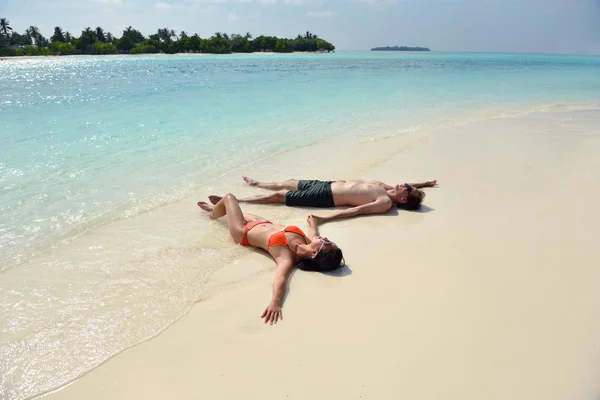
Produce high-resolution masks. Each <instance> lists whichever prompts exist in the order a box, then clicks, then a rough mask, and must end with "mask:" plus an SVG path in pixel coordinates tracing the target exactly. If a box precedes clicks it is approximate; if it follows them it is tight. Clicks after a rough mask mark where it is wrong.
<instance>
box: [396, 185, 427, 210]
mask: <svg viewBox="0 0 600 400" xmlns="http://www.w3.org/2000/svg"><path fill="white" fill-rule="evenodd" d="M424 198H425V192H424V191H422V190H417V194H416V195H414V196H413V195H409V196H408V198H407V199H406V203H396V206H397V207H398V208H402V209H404V210H408V211H417V210H419V209H421V203H422V202H423V199H424Z"/></svg>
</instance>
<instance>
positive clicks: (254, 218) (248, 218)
mask: <svg viewBox="0 0 600 400" xmlns="http://www.w3.org/2000/svg"><path fill="white" fill-rule="evenodd" d="M244 219H245V220H246V222H251V221H268V219H266V218H263V217H261V216H259V215H256V214H248V213H244Z"/></svg>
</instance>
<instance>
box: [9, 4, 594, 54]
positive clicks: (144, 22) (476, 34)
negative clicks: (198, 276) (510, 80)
mask: <svg viewBox="0 0 600 400" xmlns="http://www.w3.org/2000/svg"><path fill="white" fill-rule="evenodd" d="M0 17H4V18H7V19H8V20H9V21H10V24H11V26H12V27H13V29H15V30H16V31H18V32H21V33H23V32H24V31H25V29H26V28H27V27H29V26H31V25H34V26H37V27H39V28H40V30H41V32H42V34H44V36H46V37H50V36H51V35H52V31H53V29H54V27H55V26H60V27H62V28H63V29H65V30H67V31H69V32H71V33H72V34H73V35H74V36H79V35H80V33H81V31H82V30H83V29H84V28H85V27H87V26H90V27H92V28H95V27H96V26H102V27H103V28H104V29H105V30H106V31H109V32H111V33H113V35H114V36H117V37H119V36H120V35H121V33H122V31H123V29H124V28H126V27H127V26H130V25H131V26H133V27H134V28H136V29H138V30H140V31H141V32H142V33H143V34H145V35H148V34H151V33H155V32H156V31H157V29H158V28H169V29H174V30H176V31H177V32H178V33H179V32H180V31H181V30H185V31H186V32H187V33H188V34H192V33H198V34H199V35H200V36H201V37H209V36H211V35H212V34H213V33H214V32H226V33H230V34H231V33H245V32H250V33H252V34H253V35H254V36H258V35H260V34H264V35H274V36H279V37H289V38H293V37H296V36H297V35H298V34H299V33H303V32H306V31H310V32H312V33H316V34H318V35H319V36H320V37H322V38H324V39H326V40H328V41H330V42H332V43H333V44H334V45H335V46H336V48H337V50H368V49H370V48H371V47H375V46H394V45H399V46H401V45H406V46H425V47H429V48H431V49H432V50H434V51H478V52H485V51H490V52H525V53H528V52H530V53H573V54H600V0H503V1H502V0H0Z"/></svg>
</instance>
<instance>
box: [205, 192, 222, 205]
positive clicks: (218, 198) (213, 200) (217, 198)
mask: <svg viewBox="0 0 600 400" xmlns="http://www.w3.org/2000/svg"><path fill="white" fill-rule="evenodd" d="M222 198H223V196H215V195H214V194H213V195H211V196H208V199H209V200H210V202H211V203H213V204H217V203H218V202H220V201H221V199H222Z"/></svg>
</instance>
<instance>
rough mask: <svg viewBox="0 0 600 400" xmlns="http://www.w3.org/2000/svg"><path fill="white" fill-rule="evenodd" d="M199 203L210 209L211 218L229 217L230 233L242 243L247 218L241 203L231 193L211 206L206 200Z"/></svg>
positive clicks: (237, 241)
mask: <svg viewBox="0 0 600 400" xmlns="http://www.w3.org/2000/svg"><path fill="white" fill-rule="evenodd" d="M198 205H199V206H200V208H202V209H203V210H205V211H210V218H211V219H217V218H220V217H222V216H226V217H227V225H228V227H229V233H230V234H231V237H232V238H233V241H234V242H236V243H241V242H242V238H243V237H244V231H245V230H246V219H245V218H244V213H243V212H242V209H241V208H240V203H238V200H237V199H236V198H235V196H234V195H232V194H231V193H229V194H226V195H225V196H223V198H222V199H221V200H220V201H219V202H218V203H217V204H215V206H214V207H211V206H210V205H208V204H207V203H205V202H199V203H198Z"/></svg>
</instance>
